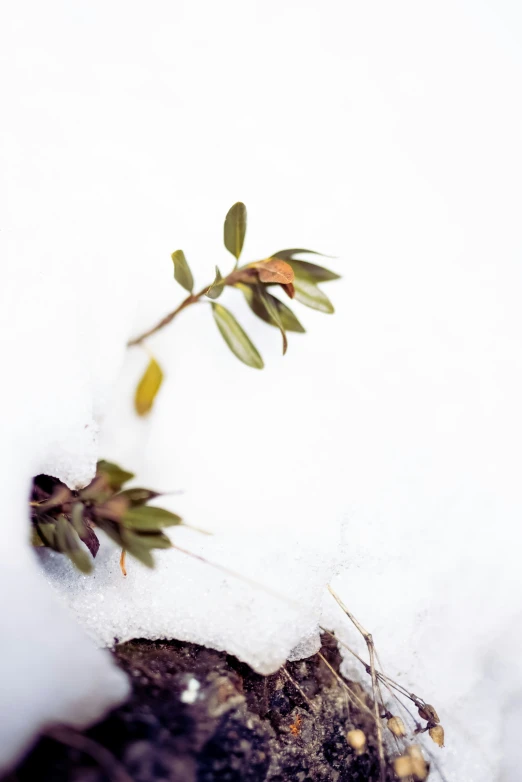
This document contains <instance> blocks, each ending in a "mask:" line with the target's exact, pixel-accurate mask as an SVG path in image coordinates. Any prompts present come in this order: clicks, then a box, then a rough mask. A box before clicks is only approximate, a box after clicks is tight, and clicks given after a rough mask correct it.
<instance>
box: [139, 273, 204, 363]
mask: <svg viewBox="0 0 522 782" xmlns="http://www.w3.org/2000/svg"><path fill="white" fill-rule="evenodd" d="M209 287H210V286H208V285H205V287H204V288H202V290H200V291H199V293H190V294H189V295H188V296H187V298H186V299H183V301H182V302H181V304H180V305H179V306H178V307H176V309H175V310H173V311H172V312H170V313H169V314H168V315H165V317H164V318H162V319H161V320H160V322H159V323H156V325H155V326H153V327H152V328H151V329H149V330H148V331H145V332H144V333H143V334H140V335H139V337H134V339H130V340H129V341H128V342H127V347H128V348H132V347H134V346H135V345H141V344H142V342H144V341H145V340H146V339H148V338H149V337H152V335H153V334H155V333H156V332H157V331H161V329H163V328H165V326H168V325H169V323H172V321H173V320H174V318H175V317H176V315H179V313H180V312H182V311H183V310H185V309H187V307H190V305H191V304H196V303H197V302H198V301H199V300H200V299H201V297H202V296H204V295H205V293H206V292H207V291H208V289H209Z"/></svg>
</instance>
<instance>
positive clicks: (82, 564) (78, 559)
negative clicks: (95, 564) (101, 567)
mask: <svg viewBox="0 0 522 782" xmlns="http://www.w3.org/2000/svg"><path fill="white" fill-rule="evenodd" d="M66 554H67V556H68V557H69V559H70V560H71V562H72V563H73V565H75V566H76V567H77V568H78V570H79V571H80V572H81V573H85V575H88V574H89V573H92V559H91V558H90V556H89V555H88V553H87V552H86V551H84V550H83V549H79V548H78V549H72V550H71V551H67V552H66Z"/></svg>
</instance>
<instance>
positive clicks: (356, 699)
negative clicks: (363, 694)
mask: <svg viewBox="0 0 522 782" xmlns="http://www.w3.org/2000/svg"><path fill="white" fill-rule="evenodd" d="M317 656H318V657H319V658H320V659H321V660H322V661H323V663H324V664H325V665H326V667H327V668H328V669H329V670H330V671H331V672H332V673H333V675H334V676H335V678H336V679H337V681H338V682H339V684H340V685H341V687H343V688H344V690H345V692H346V693H347V694H348V698H349V699H350V701H352V702H354V703H355V705H357V706H359V707H360V708H361V709H363V711H366V712H367V713H368V714H369V716H370V717H371V718H372V719H373V720H375V715H374V713H373V712H372V711H371V709H369V708H368V706H367V705H366V704H365V703H364V701H363V700H361V698H359V696H358V695H356V694H355V693H354V692H353V691H352V690H351V689H350V688H349V687H348V685H347V684H346V682H345V681H344V679H343V677H342V676H340V675H339V674H338V673H337V671H336V670H335V668H334V667H333V666H332V665H330V663H329V662H328V660H327V659H326V657H325V656H324V655H323V654H322V653H321V652H317Z"/></svg>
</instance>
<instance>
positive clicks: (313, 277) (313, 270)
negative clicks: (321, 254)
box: [288, 259, 341, 282]
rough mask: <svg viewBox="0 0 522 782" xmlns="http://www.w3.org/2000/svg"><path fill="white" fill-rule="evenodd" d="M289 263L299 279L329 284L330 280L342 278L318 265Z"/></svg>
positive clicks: (301, 262)
mask: <svg viewBox="0 0 522 782" xmlns="http://www.w3.org/2000/svg"><path fill="white" fill-rule="evenodd" d="M288 263H289V264H290V266H291V267H292V269H293V270H294V274H295V276H296V277H297V278H299V279H304V280H309V281H310V282H329V281H330V280H340V279H341V276H340V275H339V274H336V273H335V272H331V271H330V269H326V268H325V267H324V266H318V265H317V264H316V263H308V261H296V260H294V259H292V260H289V261H288Z"/></svg>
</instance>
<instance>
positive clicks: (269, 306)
mask: <svg viewBox="0 0 522 782" xmlns="http://www.w3.org/2000/svg"><path fill="white" fill-rule="evenodd" d="M258 294H259V297H260V298H261V301H262V302H263V304H264V305H265V308H266V311H267V312H268V315H269V317H270V320H272V321H273V322H274V324H275V325H276V326H277V328H278V329H279V331H280V332H281V336H282V337H283V356H284V355H285V353H286V351H287V348H288V339H287V337H286V333H285V328H284V326H283V324H282V322H281V318H280V317H279V311H278V309H277V307H276V306H275V305H274V304H273V303H272V299H273V298H274V297H273V296H272V297H271V298H270V299H269V298H268V296H267V294H266V291H265V289H264V288H262V287H261V286H259V288H258Z"/></svg>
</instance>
